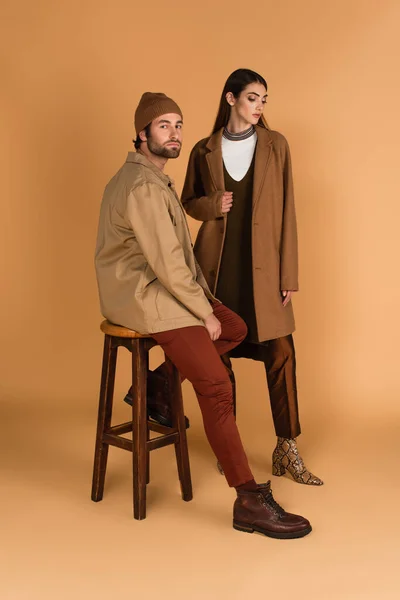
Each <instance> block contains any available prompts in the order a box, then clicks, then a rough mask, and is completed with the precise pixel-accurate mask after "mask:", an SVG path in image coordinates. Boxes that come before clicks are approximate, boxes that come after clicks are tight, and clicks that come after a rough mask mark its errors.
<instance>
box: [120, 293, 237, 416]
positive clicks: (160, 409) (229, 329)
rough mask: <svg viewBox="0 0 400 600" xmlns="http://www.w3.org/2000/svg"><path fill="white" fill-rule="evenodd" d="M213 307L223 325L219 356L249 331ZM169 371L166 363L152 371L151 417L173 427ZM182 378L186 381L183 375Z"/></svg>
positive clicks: (234, 316) (217, 305) (127, 398)
mask: <svg viewBox="0 0 400 600" xmlns="http://www.w3.org/2000/svg"><path fill="white" fill-rule="evenodd" d="M212 307H213V310H214V315H215V316H216V317H217V319H218V320H219V321H220V323H221V336H220V338H219V339H218V340H217V341H216V342H215V348H216V350H217V352H218V354H219V355H223V354H225V353H226V352H229V350H232V349H233V348H235V347H236V346H238V345H239V344H240V343H241V342H242V341H243V339H244V338H245V336H246V331H247V330H246V324H245V323H244V321H243V320H242V319H241V318H240V317H239V316H238V315H237V314H236V313H234V312H233V311H232V310H230V309H229V308H227V307H226V306H224V305H223V304H221V303H220V302H213V303H212ZM203 329H204V328H203ZM207 335H208V334H207ZM167 370H168V365H167V364H166V363H165V362H164V363H162V364H161V365H160V366H159V367H157V369H155V370H154V371H151V372H150V374H149V378H148V410H149V416H151V418H153V419H154V420H156V421H158V422H159V423H161V424H162V425H172V421H171V410H170V406H169V402H168V389H167V387H166V382H167V379H168V372H167ZM181 375H182V373H181ZM182 377H183V379H184V376H183V375H182ZM183 379H182V380H183ZM132 401H133V398H132V388H130V389H129V392H128V394H127V395H126V396H125V402H127V404H132ZM185 419H186V426H187V427H188V426H189V420H188V419H187V417H185Z"/></svg>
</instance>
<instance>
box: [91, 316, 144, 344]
mask: <svg viewBox="0 0 400 600" xmlns="http://www.w3.org/2000/svg"><path fill="white" fill-rule="evenodd" d="M100 329H101V331H102V332H103V333H105V334H106V335H111V336H113V337H121V338H130V339H144V338H149V337H151V336H150V335H146V334H142V333H138V332H137V331H133V329H128V328H127V327H122V325H114V323H111V322H110V321H107V319H106V320H105V321H103V322H102V323H101V325H100Z"/></svg>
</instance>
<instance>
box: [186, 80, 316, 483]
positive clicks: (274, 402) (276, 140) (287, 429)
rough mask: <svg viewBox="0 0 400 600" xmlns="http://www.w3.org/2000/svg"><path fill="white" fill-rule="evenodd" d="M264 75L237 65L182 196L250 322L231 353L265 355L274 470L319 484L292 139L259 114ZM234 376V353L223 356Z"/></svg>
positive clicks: (203, 247) (209, 271) (217, 284)
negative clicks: (311, 458) (303, 412)
mask: <svg viewBox="0 0 400 600" xmlns="http://www.w3.org/2000/svg"><path fill="white" fill-rule="evenodd" d="M266 102H267V83H266V81H265V79H264V78H263V77H261V75H259V74H257V73H255V72H254V71H250V70H248V69H238V70H237V71H234V72H233V73H232V74H231V75H230V76H229V78H228V80H227V82H226V84H225V87H224V89H223V92H222V96H221V101H220V105H219V109H218V114H217V118H216V120H215V124H214V128H213V131H212V135H211V136H210V137H208V138H205V139H203V140H201V141H200V142H198V143H197V144H196V145H195V147H194V148H193V150H192V152H191V155H190V159H189V165H188V170H187V174H186V180H185V185H184V189H183V193H182V203H183V205H184V207H185V210H186V211H187V213H188V214H189V215H190V216H191V217H193V218H194V219H197V220H199V221H203V224H202V226H201V227H200V231H199V234H198V237H197V240H196V244H195V253H196V257H197V260H198V262H199V263H200V267H201V268H202V271H203V273H204V275H205V277H206V279H207V283H208V284H209V286H210V288H211V290H212V291H213V292H214V294H215V295H216V297H217V298H218V299H219V300H221V301H222V302H223V303H224V304H225V305H226V306H228V307H229V308H230V309H231V310H233V311H235V312H236V313H238V314H239V315H240V316H241V317H242V318H243V319H244V321H245V322H246V324H247V326H248V330H249V333H248V336H247V338H246V340H245V341H244V342H243V343H242V344H241V345H240V346H239V347H238V348H237V349H236V350H235V351H233V352H232V353H231V354H230V356H231V357H232V356H234V357H236V358H239V357H244V358H251V359H253V360H258V361H262V362H263V363H264V365H265V370H266V375H267V383H268V388H269V394H270V401H271V408H272V414H273V419H274V425H275V431H276V435H277V437H278V440H277V445H276V448H275V450H274V452H273V474H274V475H278V476H280V475H283V474H284V473H285V472H286V471H287V472H289V473H290V475H291V476H292V477H293V479H294V480H295V481H297V482H298V483H304V484H308V485H322V483H323V482H322V481H321V479H319V478H318V477H316V476H315V475H313V474H312V473H310V471H308V469H307V468H306V467H305V465H304V462H303V460H302V458H301V456H300V455H299V452H298V449H297V444H296V439H295V438H296V437H297V436H298V435H299V434H300V424H299V415H298V405H297V391H296V370H295V369H296V365H295V350H294V345H293V338H292V333H293V331H294V329H295V324H294V316H293V309H292V304H291V298H292V294H293V293H294V292H295V291H297V289H298V282H297V232H296V216H295V208H294V199H293V186H292V172H291V163H290V153H289V147H288V144H287V141H286V139H285V138H284V137H283V136H282V135H281V134H280V133H278V132H276V131H272V130H270V129H269V128H268V126H267V123H266V121H265V120H264V118H263V116H262V113H263V110H264V106H265V104H266ZM224 362H225V364H226V366H227V368H228V370H229V371H230V374H231V378H232V379H233V372H232V365H231V361H230V358H229V357H225V360H224Z"/></svg>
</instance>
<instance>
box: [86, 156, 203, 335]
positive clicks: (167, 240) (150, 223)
mask: <svg viewBox="0 0 400 600" xmlns="http://www.w3.org/2000/svg"><path fill="white" fill-rule="evenodd" d="M95 265H96V274H97V282H98V287H99V295H100V305H101V311H102V313H103V315H104V316H105V317H106V318H107V319H109V320H110V321H112V322H113V323H116V324H118V325H123V326H124V327H128V328H129V329H133V330H135V331H138V332H139V333H142V334H146V333H148V334H151V333H158V332H160V331H168V330H170V329H179V328H181V327H188V326H191V325H204V320H205V319H206V318H207V317H208V316H209V315H210V314H211V313H212V308H211V305H210V302H209V300H208V299H210V300H212V299H214V297H213V295H212V294H211V292H210V290H209V288H208V285H207V283H206V281H205V279H204V277H203V274H202V273H201V270H200V268H199V266H198V264H197V262H196V259H195V257H194V254H193V245H192V241H191V238H190V233H189V228H188V225H187V221H186V215H185V213H184V210H183V208H182V205H181V203H180V201H179V198H178V196H177V194H176V191H175V188H174V185H173V182H172V181H171V180H170V179H169V177H168V176H167V175H165V174H164V173H163V172H162V171H160V169H158V168H157V167H156V166H155V165H153V164H152V163H151V162H150V161H149V160H147V158H146V157H145V156H144V155H143V154H140V153H136V152H129V154H128V158H127V161H126V163H125V164H124V165H123V167H122V168H121V169H120V170H119V171H118V173H117V174H116V175H115V176H114V177H113V178H112V179H111V181H110V182H109V183H108V185H107V186H106V189H105V191H104V196H103V201H102V205H101V211H100V220H99V228H98V236H97V246H96V255H95Z"/></svg>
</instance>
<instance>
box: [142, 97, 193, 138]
mask: <svg viewBox="0 0 400 600" xmlns="http://www.w3.org/2000/svg"><path fill="white" fill-rule="evenodd" d="M167 113H176V114H178V115H180V116H181V117H182V111H181V109H180V108H179V106H178V105H177V104H176V102H174V101H173V100H172V99H171V98H168V96H166V95H165V94H161V93H159V92H157V93H155V92H145V93H144V94H143V96H142V97H141V99H140V102H139V104H138V107H137V109H136V112H135V129H136V135H139V133H140V132H141V131H143V129H144V128H145V127H146V125H148V124H149V123H151V122H152V121H153V120H154V119H156V118H157V117H161V115H165V114H167ZM182 118H183V117H182Z"/></svg>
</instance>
